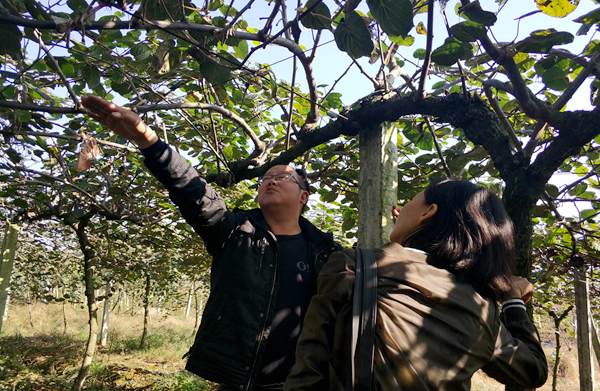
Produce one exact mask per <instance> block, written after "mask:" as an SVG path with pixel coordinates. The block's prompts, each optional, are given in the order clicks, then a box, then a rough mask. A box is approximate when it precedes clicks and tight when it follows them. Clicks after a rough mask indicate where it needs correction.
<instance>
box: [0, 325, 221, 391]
mask: <svg viewBox="0 0 600 391" xmlns="http://www.w3.org/2000/svg"><path fill="white" fill-rule="evenodd" d="M83 346H84V342H83V341H81V340H77V339H73V338H70V337H68V336H62V335H36V336H32V337H24V336H19V335H14V336H5V337H1V338H0V391H4V390H14V391H34V390H35V391H60V390H69V389H70V388H71V382H72V380H73V379H74V378H75V376H76V374H77V370H78V369H79V365H80V363H81V356H82V354H83ZM114 361H117V362H115V363H110V364H107V363H103V362H96V363H94V364H92V367H91V369H90V376H89V377H88V379H87V381H86V383H85V386H84V389H85V390H88V391H101V390H102V391H104V390H106V391H108V390H115V391H141V390H148V391H167V390H177V391H187V390H190V391H191V390H198V391H202V390H209V389H210V386H209V384H207V383H205V382H204V381H202V380H201V379H199V378H197V377H194V376H192V375H189V374H188V373H186V372H182V371H179V372H175V373H166V372H161V371H156V370H151V369H147V368H132V367H131V366H126V365H121V364H119V363H118V360H114Z"/></svg>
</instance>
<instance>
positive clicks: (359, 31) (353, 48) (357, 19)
mask: <svg viewBox="0 0 600 391" xmlns="http://www.w3.org/2000/svg"><path fill="white" fill-rule="evenodd" d="M334 37H335V43H336V45H337V47H338V48H339V49H340V50H341V51H343V52H346V53H348V55H349V56H350V57H352V58H359V57H363V56H369V55H371V52H372V51H373V47H374V46H373V41H372V40H371V33H370V32H369V29H368V28H367V23H366V22H365V20H364V19H363V18H362V17H361V16H360V15H359V14H358V13H357V12H356V11H352V12H351V13H350V14H348V15H346V17H345V18H344V20H342V22H341V23H340V24H339V25H338V27H337V29H335V33H334Z"/></svg>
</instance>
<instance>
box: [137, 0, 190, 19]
mask: <svg viewBox="0 0 600 391" xmlns="http://www.w3.org/2000/svg"><path fill="white" fill-rule="evenodd" d="M140 9H141V10H142V15H143V18H144V19H149V20H163V19H167V20H181V18H183V17H184V15H183V4H182V0H169V1H164V0H143V1H142V4H141V5H140Z"/></svg>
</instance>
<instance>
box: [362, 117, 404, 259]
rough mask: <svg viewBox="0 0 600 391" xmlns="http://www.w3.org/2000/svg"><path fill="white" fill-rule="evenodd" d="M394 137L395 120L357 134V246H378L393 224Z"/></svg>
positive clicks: (387, 240)
mask: <svg viewBox="0 0 600 391" xmlns="http://www.w3.org/2000/svg"><path fill="white" fill-rule="evenodd" d="M397 138H398V131H397V129H396V126H395V124H382V125H381V126H380V127H379V128H376V129H365V130H362V131H361V132H360V134H359V144H360V174H359V191H358V199H359V207H358V215H359V226H358V245H359V246H361V247H369V248H370V247H381V246H382V245H383V244H385V243H387V242H389V238H390V232H391V230H392V227H393V222H392V217H391V216H392V212H391V208H392V206H393V205H396V200H397V186H398V161H397V147H396V145H397Z"/></svg>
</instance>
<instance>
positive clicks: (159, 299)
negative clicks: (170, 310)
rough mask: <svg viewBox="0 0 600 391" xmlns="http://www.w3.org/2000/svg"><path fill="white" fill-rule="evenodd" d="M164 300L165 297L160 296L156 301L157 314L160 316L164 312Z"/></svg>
mask: <svg viewBox="0 0 600 391" xmlns="http://www.w3.org/2000/svg"><path fill="white" fill-rule="evenodd" d="M164 299H165V298H164V296H159V297H158V299H157V300H156V313H157V314H159V315H160V313H161V311H162V302H163V300H164Z"/></svg>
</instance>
